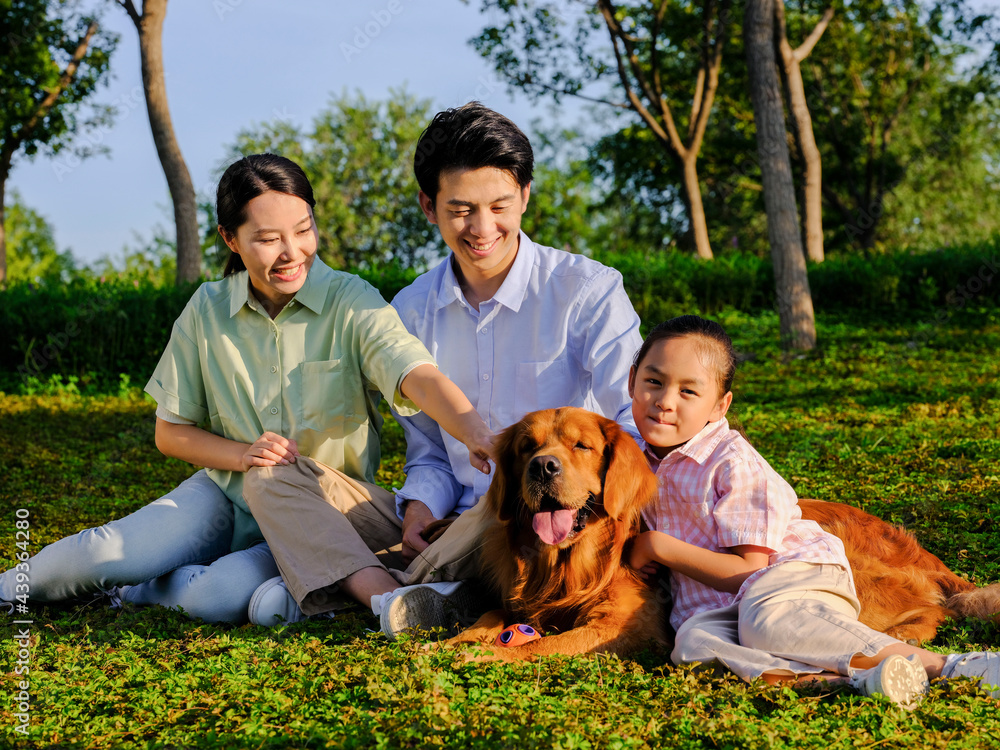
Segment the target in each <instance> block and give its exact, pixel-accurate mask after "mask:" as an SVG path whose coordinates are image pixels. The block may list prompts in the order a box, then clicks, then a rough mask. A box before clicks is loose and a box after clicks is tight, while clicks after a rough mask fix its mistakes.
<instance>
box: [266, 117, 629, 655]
mask: <svg viewBox="0 0 1000 750" xmlns="http://www.w3.org/2000/svg"><path fill="white" fill-rule="evenodd" d="M533 166H534V157H533V154H532V150H531V144H530V143H529V141H528V139H527V137H526V136H525V135H524V133H522V132H521V131H520V129H518V128H517V126H516V125H514V123H512V122H511V121H510V120H508V119H507V118H506V117H503V116H502V115H500V114H498V113H497V112H494V111H492V110H490V109H488V108H486V107H484V106H483V105H481V104H479V103H478V102H472V103H470V104H467V105H465V106H463V107H460V108H457V109H453V110H446V111H444V112H440V113H438V114H437V115H436V116H435V117H434V119H433V120H432V122H431V123H430V125H429V126H428V127H427V129H426V130H425V131H424V133H423V134H422V135H421V137H420V140H419V141H418V144H417V149H416V156H415V158H414V172H415V173H416V177H417V182H418V184H419V185H420V194H419V201H420V206H421V208H422V209H423V211H424V214H425V215H426V216H427V219H428V220H429V221H430V222H431V223H432V224H435V225H437V227H438V229H439V230H440V233H441V238H442V240H443V241H444V243H445V244H446V245H447V246H448V248H449V250H450V251H451V252H450V253H449V255H448V257H447V258H446V259H445V260H444V261H443V262H442V263H441V264H440V265H438V266H437V267H435V268H434V269H432V270H431V271H429V272H428V273H426V274H423V275H422V276H420V277H419V278H418V279H417V280H416V281H415V282H414V283H413V284H411V285H410V286H409V287H407V288H406V289H404V290H402V291H401V292H400V293H399V294H398V295H397V297H396V298H395V299H394V300H393V306H394V307H395V308H396V309H397V311H398V312H399V314H400V318H401V319H402V321H403V323H404V325H405V326H406V327H407V329H408V330H410V332H411V333H413V334H414V335H415V336H417V338H419V339H420V340H421V341H422V342H423V343H424V344H425V346H427V348H428V350H429V351H430V353H431V355H432V356H433V357H434V358H435V360H436V362H437V364H438V367H439V368H440V369H441V371H442V372H443V373H444V374H445V375H447V376H448V377H449V378H450V379H451V380H453V381H454V382H455V383H457V384H458V385H459V387H460V388H461V389H462V391H463V392H464V393H465V394H466V396H467V397H468V398H469V400H470V401H471V402H472V404H473V406H474V407H475V408H476V410H477V411H478V413H479V414H480V416H481V417H482V418H483V419H484V420H485V421H486V423H487V425H488V426H489V427H490V428H491V429H493V430H494V431H499V430H501V429H503V428H505V427H507V426H508V425H510V424H513V423H514V422H516V421H517V420H519V419H520V418H521V417H522V416H523V415H524V414H526V413H528V412H530V411H534V410H536V409H545V408H550V407H557V406H582V407H585V408H588V409H591V410H593V411H596V412H599V413H601V414H603V415H605V416H607V417H609V418H611V419H618V418H619V417H621V418H622V419H623V420H624V421H625V423H626V424H628V423H629V422H630V421H631V420H630V417H629V412H630V401H629V398H628V392H627V391H628V389H627V386H628V371H629V365H630V364H631V362H632V358H633V356H634V354H635V352H636V351H637V350H638V348H639V346H640V345H641V343H642V340H641V337H640V335H639V319H638V316H636V314H635V311H634V310H633V308H632V305H631V303H630V302H629V300H628V297H627V295H626V294H625V290H624V287H623V286H622V280H621V274H619V273H618V272H617V271H615V270H614V269H611V268H608V267H606V266H603V265H601V264H600V263H597V262H595V261H593V260H590V259H588V258H586V257H584V256H581V255H576V254H572V253H568V252H566V251H563V250H556V249H553V248H548V247H543V246H540V245H536V244H534V243H533V242H532V241H531V240H530V239H529V238H528V237H527V235H526V234H524V233H523V232H521V217H522V216H523V214H524V212H525V210H526V209H527V206H528V200H529V197H530V193H531V177H532V170H533ZM398 418H399V420H400V422H401V423H402V425H403V428H404V430H405V432H406V439H407V461H406V474H407V479H406V482H405V484H404V486H403V487H402V489H400V490H399V491H398V492H397V494H396V497H395V499H394V507H393V508H392V509H391V510H390V509H388V508H387V507H386V500H387V498H386V495H388V493H384V491H379V490H378V488H374V490H372V489H370V488H367V489H368V494H369V495H370V497H367V498H363V499H361V498H357V497H356V496H355V497H352V498H350V499H344V497H343V494H344V493H343V492H342V485H343V482H341V481H340V480H339V478H335V477H333V476H332V475H331V474H330V472H323V476H322V477H320V478H319V479H318V480H317V478H316V471H314V470H310V471H304V470H300V469H296V468H294V467H277V468H275V469H272V470H268V471H267V472H256V473H257V474H258V476H257V481H255V480H254V479H252V478H251V477H248V489H247V491H246V498H247V502H248V503H249V504H250V507H251V509H252V510H253V512H254V516H255V517H256V518H257V520H258V522H259V523H260V526H261V528H262V529H263V531H264V534H265V536H266V537H267V538H268V541H269V542H270V545H271V550H272V552H274V555H275V558H276V560H277V561H278V565H279V568H280V569H281V571H282V573H283V575H285V577H286V579H288V578H289V577H290V576H289V575H287V574H286V567H287V568H289V572H290V571H292V570H294V569H295V568H296V567H299V568H302V569H305V570H307V571H309V572H307V573H306V574H304V575H303V574H301V573H294V572H293V573H291V575H294V576H296V577H297V578H298V580H296V581H293V580H289V581H288V586H289V587H290V588H291V589H292V591H293V592H294V595H290V594H289V593H288V592H287V589H286V588H285V587H284V585H283V584H281V583H280V582H274V583H272V582H269V584H271V585H270V586H268V584H265V585H264V586H262V587H261V589H262V590H263V589H265V586H267V587H268V588H267V589H266V590H265V591H262V592H261V597H259V599H260V603H261V606H260V607H258V610H259V612H260V613H261V614H260V615H259V616H258V617H255V616H254V604H253V603H252V604H251V620H252V621H258V620H263V621H266V619H267V618H268V617H269V616H270V615H271V614H272V613H273V612H277V613H280V614H281V615H282V616H283V617H284V618H285V619H298V618H299V617H301V616H302V615H301V614H300V613H299V612H298V610H297V608H296V607H295V606H294V602H293V601H291V599H297V600H299V601H301V602H302V603H303V609H304V610H305V611H306V612H307V613H308V612H310V611H312V612H318V611H322V608H324V607H325V608H328V607H327V606H326V604H325V602H323V601H322V600H323V599H324V598H325V597H324V591H326V592H328V591H330V590H331V588H332V586H335V585H336V583H337V582H336V581H335V580H328V579H329V575H327V576H326V577H325V578H324V575H323V574H322V573H321V572H318V571H323V570H326V568H327V567H328V565H327V562H326V561H324V559H322V558H324V557H325V555H323V554H319V553H314V554H312V555H310V557H311V558H312V559H310V560H307V561H305V562H304V564H302V565H299V564H297V563H296V564H293V561H292V559H291V558H295V557H298V558H300V560H301V557H302V555H301V552H298V553H297V552H296V550H294V549H292V548H291V546H289V547H288V548H287V549H285V550H282V548H281V547H282V545H280V544H279V545H276V543H275V541H273V540H272V535H271V533H270V532H271V530H273V531H274V532H275V536H276V537H277V536H279V535H280V532H278V529H279V528H280V527H281V526H282V525H287V523H288V519H289V514H292V515H294V514H296V513H298V512H299V510H297V509H301V510H302V511H304V512H305V513H306V515H307V516H308V517H309V518H310V519H311V523H312V525H313V526H314V528H315V531H316V533H317V534H319V538H322V535H323V524H322V523H321V522H319V521H317V520H316V516H317V510H318V509H319V510H322V511H323V512H325V513H328V514H330V515H336V514H343V515H344V516H346V517H347V519H348V520H350V521H351V522H352V523H353V525H354V528H355V529H357V530H358V533H359V534H360V536H361V537H362V538H363V539H364V540H365V541H366V543H367V544H368V546H369V548H371V549H372V550H380V549H383V548H388V547H390V546H391V545H392V544H393V543H398V542H399V541H400V538H401V541H402V554H403V558H404V560H405V561H406V562H408V563H409V567H407V569H406V570H405V571H391V572H392V574H393V576H394V577H395V578H396V579H397V580H399V581H400V582H402V583H406V584H410V585H408V586H404V587H401V588H395V589H393V590H387V591H385V592H383V593H382V594H378V593H375V594H373V596H372V599H371V601H372V610H373V612H375V614H378V615H380V618H381V623H382V629H383V631H384V632H385V633H386V634H387V635H388V636H390V637H394V635H395V633H397V632H399V631H400V630H403V629H405V628H408V627H413V626H416V625H421V626H423V627H432V626H435V625H442V624H445V623H444V613H445V610H446V608H447V607H449V605H450V606H452V607H454V608H455V609H457V610H459V611H461V610H462V609H464V608H465V607H467V606H468V605H470V604H471V598H472V596H471V595H472V593H473V592H472V591H471V590H470V589H471V587H466V586H463V584H462V583H461V581H462V580H463V579H465V578H469V577H472V576H474V575H475V574H476V572H477V567H476V555H475V549H476V546H477V540H478V537H479V534H480V532H481V530H482V529H483V528H484V527H485V525H486V524H487V523H488V520H489V519H486V518H484V515H485V514H484V513H482V508H483V506H476V501H477V500H478V499H479V498H480V497H481V496H482V495H483V494H484V493H485V491H486V488H487V487H488V486H489V481H490V478H489V476H486V475H483V474H478V473H477V472H476V471H475V470H474V469H473V468H472V466H471V464H470V463H469V456H468V452H467V450H466V449H465V447H464V446H463V445H462V444H461V443H458V442H457V441H455V440H453V439H452V438H451V437H450V436H448V435H447V434H445V433H443V432H442V431H441V429H440V428H439V427H438V426H437V425H436V424H435V423H434V422H432V421H431V420H430V419H429V418H427V417H426V416H424V415H422V414H418V415H417V416H415V417H409V418H403V417H398ZM265 474H266V476H265ZM334 485H337V486H336V487H334ZM276 494H277V495H280V497H281V498H282V502H281V503H279V504H277V505H276V504H275V503H273V502H270V501H269V498H273V497H274V496H275V495H276ZM388 497H389V498H391V495H388ZM279 508H280V510H279ZM473 508H475V509H474V510H471V512H468V513H466V511H470V509H473ZM447 517H457V519H458V520H457V521H456V522H455V523H453V524H452V525H451V526H450V527H449V528H448V529H447V531H446V532H445V533H444V535H443V536H442V537H441V538H440V539H438V540H436V541H435V542H434V543H433V544H428V542H427V541H425V540H424V538H423V537H422V536H421V532H422V531H424V529H425V528H426V527H427V525H428V524H429V523H430V522H431V521H433V520H434V519H441V518H447ZM331 523H332V522H331ZM393 540H395V542H394V541H393ZM328 555H329V556H330V557H335V556H336V555H337V550H336V549H333V548H331V549H330V550H329V553H328ZM283 559H285V560H287V561H288V562H287V563H286V562H283ZM306 579H308V581H309V583H308V584H305V588H310V591H309V592H307V593H306V594H304V595H303V593H302V592H303V590H304V588H303V586H304V584H303V581H304V580H306ZM319 589H323V590H319Z"/></svg>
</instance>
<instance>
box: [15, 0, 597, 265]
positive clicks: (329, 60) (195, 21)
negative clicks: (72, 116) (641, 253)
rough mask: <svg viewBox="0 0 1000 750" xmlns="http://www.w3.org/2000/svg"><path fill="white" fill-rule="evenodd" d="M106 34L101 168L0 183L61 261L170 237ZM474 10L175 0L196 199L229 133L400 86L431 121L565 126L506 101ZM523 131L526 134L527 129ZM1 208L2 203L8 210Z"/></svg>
mask: <svg viewBox="0 0 1000 750" xmlns="http://www.w3.org/2000/svg"><path fill="white" fill-rule="evenodd" d="M104 20H105V24H106V26H107V27H108V28H111V29H112V30H114V31H117V32H118V33H120V35H121V39H120V41H119V44H118V49H117V51H116V52H115V56H114V58H113V60H112V72H113V78H112V80H111V81H110V84H109V85H108V86H107V87H105V88H104V89H102V90H101V91H100V92H99V93H98V95H97V97H96V99H95V100H96V101H100V102H103V103H109V104H113V105H114V106H115V107H116V109H117V111H118V115H117V117H116V120H115V123H114V125H113V126H112V127H110V128H107V129H104V130H100V131H97V132H95V133H93V134H91V135H89V136H85V135H81V136H80V139H81V140H82V141H83V142H89V143H100V144H103V145H104V146H107V147H108V148H109V149H110V154H109V155H108V156H100V155H98V156H95V157H92V158H90V159H87V160H84V161H82V162H80V161H77V160H75V159H73V158H72V157H71V156H69V154H68V153H66V152H64V154H63V155H58V156H56V157H53V158H48V157H44V156H42V157H38V158H37V159H35V160H34V161H28V160H26V159H23V158H20V159H18V161H17V162H16V163H15V166H14V170H13V172H12V174H11V177H10V179H9V180H8V183H7V187H8V196H9V195H10V191H11V190H12V189H13V190H17V191H18V192H19V193H20V194H21V198H22V200H23V201H24V203H26V204H27V205H28V206H30V207H31V208H33V209H35V210H36V211H38V212H39V213H41V214H42V215H43V216H44V217H45V218H46V220H47V221H48V222H49V223H50V224H51V225H52V226H53V227H54V229H55V235H56V242H57V244H58V246H59V248H60V250H65V249H70V250H72V251H73V254H74V255H75V256H76V257H77V259H79V260H80V261H82V262H84V263H91V262H93V261H95V260H97V259H98V258H100V257H101V256H105V255H108V256H110V257H112V258H113V259H116V260H119V261H120V259H121V257H122V250H123V247H124V246H125V245H126V244H131V245H132V246H133V247H137V246H138V243H137V242H136V240H135V236H134V235H135V233H136V232H138V233H139V234H140V235H142V236H143V237H145V238H148V237H149V236H150V234H151V230H152V227H153V226H154V225H155V224H157V223H159V224H161V225H164V226H170V225H171V223H172V218H171V214H170V208H169V207H170V202H169V193H168V192H167V185H166V180H165V179H164V177H163V173H162V170H161V169H160V164H159V162H158V160H157V158H156V151H155V148H154V146H153V140H152V136H151V135H150V131H149V123H148V120H147V118H146V110H145V103H144V101H143V99H142V88H141V80H140V76H139V50H138V37H137V34H136V32H135V29H134V27H132V25H131V22H130V21H129V20H128V19H127V18H126V16H125V13H124V11H119V10H117V9H115V8H110V9H109V10H108V11H107V12H106V13H105V17H104ZM487 21H488V19H487V18H485V17H484V16H481V15H480V13H479V3H478V0H472V2H471V3H470V4H468V5H467V4H465V3H462V2H461V1H460V0H356V1H352V2H346V1H344V0H339V1H336V2H306V1H304V0H298V1H289V0H286V1H285V2H281V1H280V0H193V1H192V0H184V1H183V2H181V1H180V0H174V1H173V2H171V3H170V4H169V6H168V9H167V19H166V23H165V26H164V32H163V46H164V67H165V70H166V75H167V79H166V82H167V95H168V97H169V102H170V109H171V114H172V118H173V124H174V129H175V131H176V133H177V137H178V140H179V141H180V145H181V149H182V151H183V153H184V157H185V160H186V161H187V164H188V169H189V170H190V171H191V174H192V178H193V180H194V183H195V187H196V189H198V191H199V193H214V175H215V174H216V172H215V170H216V168H217V167H218V165H219V164H220V161H221V160H222V159H223V158H224V155H225V151H226V147H227V146H228V145H230V144H232V143H233V141H234V139H235V136H236V134H237V133H238V132H239V131H240V130H241V129H244V128H247V127H250V126H252V125H254V124H258V123H262V122H266V121H271V120H275V119H278V118H279V117H280V118H283V119H287V120H291V121H292V122H294V123H297V124H301V125H306V124H308V123H309V122H310V121H311V120H312V118H313V117H314V116H315V115H316V114H317V113H318V112H319V111H320V110H322V109H323V108H324V107H325V106H326V104H327V102H328V100H329V98H330V96H331V94H333V95H336V94H340V93H341V92H343V91H345V90H347V91H349V92H354V91H361V92H362V93H364V94H365V96H366V97H368V98H370V99H385V98H387V96H388V92H389V89H390V88H399V87H401V86H403V85H404V84H405V86H406V88H407V90H408V92H410V93H411V94H413V95H415V96H417V97H418V98H427V99H430V100H432V102H433V107H434V109H443V108H445V107H450V106H455V105H458V104H462V103H464V102H466V101H468V100H470V99H473V98H477V99H480V100H481V101H483V102H484V103H485V104H487V106H490V107H492V108H494V109H497V110H499V111H501V112H503V113H504V114H506V115H507V116H509V117H510V118H511V119H513V120H514V121H515V122H516V123H518V124H519V125H521V126H522V127H523V128H525V129H526V130H529V126H530V124H531V122H532V121H533V120H535V119H536V118H544V119H545V120H547V121H548V122H552V121H553V120H554V119H556V120H558V122H559V123H560V124H561V125H564V126H570V125H575V124H576V123H577V122H578V121H579V120H580V119H581V115H582V112H583V110H582V108H581V107H580V106H579V105H574V104H572V103H570V104H568V105H565V106H564V108H563V109H562V110H560V112H559V113H558V114H555V113H554V112H553V110H552V107H551V105H550V104H548V103H542V102H539V103H533V102H531V101H529V100H528V99H527V98H526V97H524V96H523V95H518V96H515V97H514V98H512V97H511V96H510V95H509V93H508V91H507V88H506V86H505V85H504V84H503V83H502V82H501V81H500V80H499V79H498V77H497V75H496V74H495V72H494V71H493V70H492V69H491V67H490V66H489V64H488V63H487V62H486V61H485V60H483V59H482V58H481V57H480V56H479V54H478V53H477V52H476V51H475V50H474V49H472V47H471V46H470V45H469V44H468V39H469V38H470V37H472V36H474V35H475V34H476V33H477V32H478V31H479V30H481V29H482V28H483V26H485V25H486V22H487ZM529 133H530V130H529ZM8 199H9V198H8Z"/></svg>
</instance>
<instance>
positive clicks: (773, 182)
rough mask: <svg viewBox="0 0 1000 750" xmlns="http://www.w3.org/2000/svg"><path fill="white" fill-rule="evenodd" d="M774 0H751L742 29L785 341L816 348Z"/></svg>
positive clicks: (768, 230)
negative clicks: (780, 77)
mask: <svg viewBox="0 0 1000 750" xmlns="http://www.w3.org/2000/svg"><path fill="white" fill-rule="evenodd" d="M774 2H775V0H748V2H747V6H746V17H745V20H744V25H743V33H744V41H745V44H746V50H747V73H748V75H749V79H750V99H751V101H752V102H753V112H754V123H755V125H756V128H757V152H758V154H759V156H760V171H761V178H762V182H763V184H764V206H765V209H766V211H767V235H768V240H769V241H770V243H771V259H772V261H773V263H774V283H775V289H776V292H777V297H778V315H779V318H780V321H781V340H782V345H783V346H786V347H789V348H792V349H807V350H808V349H812V348H813V347H815V346H816V321H815V315H814V313H813V304H812V296H811V294H810V291H809V277H808V275H807V273H806V259H805V256H804V255H803V253H802V241H801V238H800V236H799V226H798V217H797V215H796V210H795V185H794V183H793V181H792V165H791V160H790V157H789V154H788V140H787V137H786V132H787V130H786V127H785V113H784V109H783V108H782V100H781V86H780V83H779V81H778V65H777V59H776V57H775V52H774Z"/></svg>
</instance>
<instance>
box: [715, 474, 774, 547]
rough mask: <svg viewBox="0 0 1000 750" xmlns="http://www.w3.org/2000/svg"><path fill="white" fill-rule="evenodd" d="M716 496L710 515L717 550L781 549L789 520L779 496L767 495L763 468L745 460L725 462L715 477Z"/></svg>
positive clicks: (766, 480) (770, 493)
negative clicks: (720, 548) (741, 547)
mask: <svg viewBox="0 0 1000 750" xmlns="http://www.w3.org/2000/svg"><path fill="white" fill-rule="evenodd" d="M715 493H716V496H717V497H718V500H717V501H716V503H715V509H714V511H713V516H714V517H715V522H716V525H717V527H718V544H719V546H720V547H722V548H729V547H738V546H740V545H745V544H747V545H753V546H756V547H765V548H767V549H769V550H771V551H775V550H779V549H781V547H782V541H783V540H784V537H785V530H786V529H787V528H788V522H789V521H790V520H791V518H790V515H789V513H788V512H787V510H786V508H785V507H784V505H785V504H784V503H782V502H780V499H781V498H780V493H775V492H768V479H767V473H766V471H765V470H764V467H763V466H761V465H760V464H758V463H757V462H756V461H753V460H751V459H749V458H745V457H733V458H731V459H730V460H726V461H724V462H723V463H722V464H721V465H720V466H719V467H718V470H717V472H716V475H715Z"/></svg>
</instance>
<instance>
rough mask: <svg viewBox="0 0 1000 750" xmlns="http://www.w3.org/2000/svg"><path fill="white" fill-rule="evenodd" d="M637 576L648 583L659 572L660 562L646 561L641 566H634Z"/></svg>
mask: <svg viewBox="0 0 1000 750" xmlns="http://www.w3.org/2000/svg"><path fill="white" fill-rule="evenodd" d="M635 572H636V573H638V574H639V578H641V579H642V580H644V581H646V582H647V583H649V582H650V581H652V580H653V579H654V578H656V576H657V575H659V573H660V564H659V563H655V562H650V563H646V564H645V565H643V566H642V567H641V568H636V570H635Z"/></svg>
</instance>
